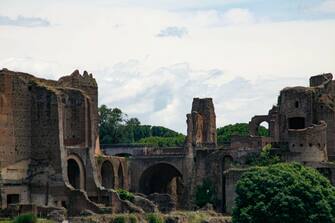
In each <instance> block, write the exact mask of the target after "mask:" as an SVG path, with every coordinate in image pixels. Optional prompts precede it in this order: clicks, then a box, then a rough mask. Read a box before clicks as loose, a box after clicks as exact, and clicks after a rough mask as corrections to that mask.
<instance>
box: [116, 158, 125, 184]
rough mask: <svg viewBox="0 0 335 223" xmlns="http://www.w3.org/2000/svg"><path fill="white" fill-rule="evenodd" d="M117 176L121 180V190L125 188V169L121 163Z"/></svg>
mask: <svg viewBox="0 0 335 223" xmlns="http://www.w3.org/2000/svg"><path fill="white" fill-rule="evenodd" d="M117 175H118V178H119V188H124V178H123V168H122V165H121V163H120V165H119V169H118V171H117Z"/></svg>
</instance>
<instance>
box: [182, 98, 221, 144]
mask: <svg viewBox="0 0 335 223" xmlns="http://www.w3.org/2000/svg"><path fill="white" fill-rule="evenodd" d="M187 143H188V144H192V145H193V146H196V147H197V146H203V145H205V146H216V145H217V134H216V116H215V111H214V104H213V100H212V98H194V99H193V103H192V111H191V113H190V114H187Z"/></svg>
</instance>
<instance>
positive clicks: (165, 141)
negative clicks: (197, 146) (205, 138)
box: [139, 135, 185, 147]
mask: <svg viewBox="0 0 335 223" xmlns="http://www.w3.org/2000/svg"><path fill="white" fill-rule="evenodd" d="M184 142H185V136H183V135H179V136H175V137H158V136H151V137H147V138H143V139H141V140H140V141H139V143H142V144H149V145H153V146H158V147H173V146H183V145H184Z"/></svg>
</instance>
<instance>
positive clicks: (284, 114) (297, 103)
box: [278, 87, 315, 142]
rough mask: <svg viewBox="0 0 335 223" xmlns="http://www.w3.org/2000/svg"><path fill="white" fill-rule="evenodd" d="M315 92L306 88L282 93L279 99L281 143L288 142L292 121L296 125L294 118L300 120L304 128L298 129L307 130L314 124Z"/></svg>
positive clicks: (286, 89) (287, 89)
mask: <svg viewBox="0 0 335 223" xmlns="http://www.w3.org/2000/svg"><path fill="white" fill-rule="evenodd" d="M314 94H315V91H314V90H313V89H310V88H305V87H294V88H285V89H284V90H282V91H281V92H280V96H279V99H278V107H279V131H280V138H279V140H280V141H283V142H288V129H290V128H294V127H292V126H290V120H292V123H294V120H295V119H294V118H298V119H297V120H298V121H299V118H300V120H301V122H303V126H298V127H297V128H306V127H308V126H311V125H312V124H313V123H314V122H313V121H314V116H313V99H314Z"/></svg>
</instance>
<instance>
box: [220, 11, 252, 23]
mask: <svg viewBox="0 0 335 223" xmlns="http://www.w3.org/2000/svg"><path fill="white" fill-rule="evenodd" d="M222 17H223V20H224V23H225V24H230V25H241V24H242V25H245V24H250V23H253V22H255V17H254V15H253V14H252V13H251V12H250V11H249V10H248V9H241V8H233V9H230V10H228V11H227V12H226V13H224V14H223V16H222Z"/></svg>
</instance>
